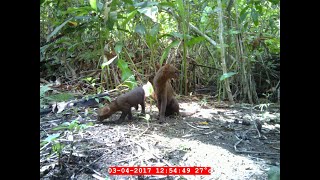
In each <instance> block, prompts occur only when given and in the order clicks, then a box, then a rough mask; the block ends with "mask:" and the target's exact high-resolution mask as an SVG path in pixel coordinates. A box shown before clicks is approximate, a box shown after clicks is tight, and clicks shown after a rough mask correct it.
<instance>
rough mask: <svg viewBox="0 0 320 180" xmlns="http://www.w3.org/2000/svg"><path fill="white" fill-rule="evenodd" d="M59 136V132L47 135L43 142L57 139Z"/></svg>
mask: <svg viewBox="0 0 320 180" xmlns="http://www.w3.org/2000/svg"><path fill="white" fill-rule="evenodd" d="M59 136H60V133H56V134H51V135H49V136H48V137H47V138H46V139H45V140H43V141H45V142H48V143H49V142H52V141H53V140H55V139H57V138H58V137H59Z"/></svg>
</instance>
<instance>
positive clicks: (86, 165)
mask: <svg viewBox="0 0 320 180" xmlns="http://www.w3.org/2000/svg"><path fill="white" fill-rule="evenodd" d="M105 156H106V154H104V155H102V156H100V157H98V158H97V159H96V160H94V161H92V162H91V163H89V164H87V165H85V166H83V167H82V168H81V169H80V170H79V171H78V172H77V173H80V172H81V171H82V170H83V169H84V168H87V167H89V166H90V165H91V164H93V163H95V162H97V161H99V160H100V159H102V158H103V157H105Z"/></svg>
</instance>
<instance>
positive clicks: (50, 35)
mask: <svg viewBox="0 0 320 180" xmlns="http://www.w3.org/2000/svg"><path fill="white" fill-rule="evenodd" d="M71 19H72V18H69V19H67V20H66V21H65V22H63V23H62V24H60V25H59V26H58V27H56V28H55V29H54V31H52V33H51V34H49V36H48V37H47V41H49V40H50V39H51V37H52V36H54V35H56V34H57V33H58V32H59V31H60V29H61V28H63V26H65V25H66V24H67V23H68V22H69V21H70V20H71Z"/></svg>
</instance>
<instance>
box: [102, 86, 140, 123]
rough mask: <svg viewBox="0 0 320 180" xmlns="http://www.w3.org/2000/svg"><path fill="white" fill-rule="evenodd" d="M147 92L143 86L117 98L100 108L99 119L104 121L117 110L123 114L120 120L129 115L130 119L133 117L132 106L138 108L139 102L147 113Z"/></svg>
mask: <svg viewBox="0 0 320 180" xmlns="http://www.w3.org/2000/svg"><path fill="white" fill-rule="evenodd" d="M144 100H145V92H144V90H143V88H142V87H137V88H135V89H133V90H131V91H129V92H127V93H126V94H123V95H121V96H119V97H118V98H117V99H116V100H114V101H112V102H111V103H110V105H109V106H105V107H103V108H100V109H98V121H103V120H104V119H107V118H109V117H110V116H111V115H112V114H114V113H115V112H117V111H121V112H122V114H121V116H120V118H119V119H118V120H119V121H123V120H124V119H125V118H126V116H127V115H128V119H129V120H131V119H132V113H131V107H135V109H136V110H138V104H140V105H141V108H142V110H141V112H142V113H143V114H145V102H144Z"/></svg>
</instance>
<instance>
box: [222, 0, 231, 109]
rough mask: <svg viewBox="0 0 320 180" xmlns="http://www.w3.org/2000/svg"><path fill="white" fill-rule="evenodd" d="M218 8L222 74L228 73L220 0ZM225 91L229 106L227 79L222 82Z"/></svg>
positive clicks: (229, 96)
mask: <svg viewBox="0 0 320 180" xmlns="http://www.w3.org/2000/svg"><path fill="white" fill-rule="evenodd" d="M218 7H219V9H220V10H219V39H220V47H221V66H222V71H223V74H226V73H228V70H227V66H226V60H225V52H224V50H225V49H224V41H223V24H222V6H221V0H218ZM224 85H225V89H226V91H227V95H228V99H229V102H230V103H231V104H234V101H233V96H232V93H231V89H230V83H229V79H228V78H226V79H225V80H224Z"/></svg>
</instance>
